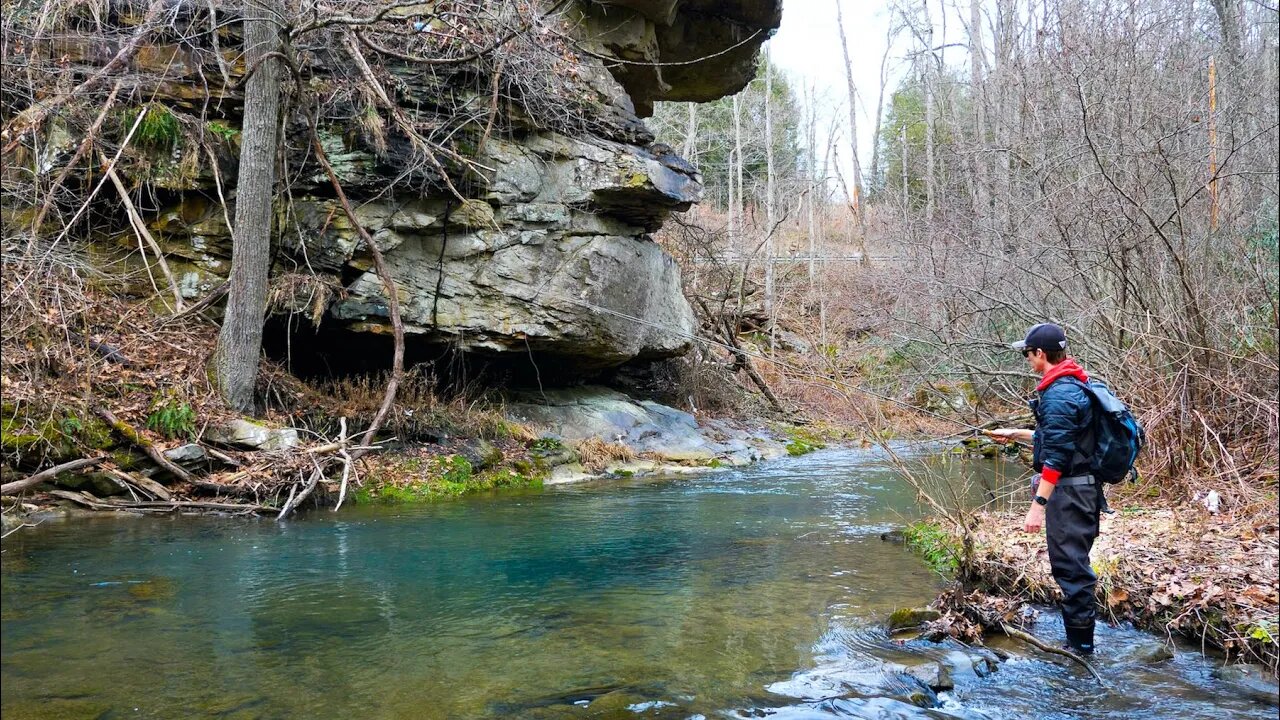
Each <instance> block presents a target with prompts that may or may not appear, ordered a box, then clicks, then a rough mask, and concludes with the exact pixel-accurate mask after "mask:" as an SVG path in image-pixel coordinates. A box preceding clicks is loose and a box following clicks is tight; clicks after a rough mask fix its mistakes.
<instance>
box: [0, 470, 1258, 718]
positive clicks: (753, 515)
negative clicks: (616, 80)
mask: <svg viewBox="0 0 1280 720" xmlns="http://www.w3.org/2000/svg"><path fill="white" fill-rule="evenodd" d="M913 506H914V495H913V493H912V492H911V491H910V490H909V489H908V488H906V487H905V486H904V485H903V484H902V483H901V482H900V481H898V480H896V479H895V476H894V474H893V473H892V472H891V471H890V470H888V469H887V468H885V467H883V465H882V463H881V462H880V461H879V460H878V459H877V458H876V456H875V455H874V454H870V453H866V452H861V451H852V450H835V451H824V452H820V453H815V454H813V455H809V456H806V457H803V458H798V459H788V460H782V461H777V462H774V463H766V464H762V465H759V466H756V467H753V468H747V469H743V470H737V471H732V472H724V473H719V474H714V475H708V476H705V477H698V478H683V479H674V480H649V481H638V480H636V481H621V482H611V483H608V484H592V485H580V486H571V487H563V488H552V489H547V490H544V491H540V492H528V493H505V494H501V495H495V496H490V497H473V498H464V499H461V500H457V501H449V502H441V503H436V504H429V505H418V506H390V507H387V506H383V507H360V508H353V509H344V510H343V511H342V512H341V513H338V514H334V513H331V512H328V511H318V512H313V513H311V514H309V515H306V516H304V517H302V518H300V519H297V520H293V521H290V522H287V523H276V522H274V521H271V520H244V519H230V518H211V517H173V518H154V517H148V518H114V517H113V518H99V519H91V520H85V521H76V522H69V523H60V524H53V523H50V524H46V525H45V526H42V527H39V528H36V529H34V530H24V531H22V532H19V533H17V534H15V535H13V536H11V537H9V538H8V539H6V540H5V542H4V547H3V550H4V552H3V555H2V556H0V557H2V558H3V565H2V566H0V567H2V570H3V619H4V623H3V673H2V681H3V688H2V689H3V694H2V699H0V710H3V714H4V717H5V718H6V719H7V718H11V717H12V718H27V717H30V718H43V717H67V718H71V717H76V718H79V717H92V718H312V717H316V718H330V717H333V718H350V717H356V718H471V717H474V718H498V717H503V718H506V717H513V718H517V717H518V718H525V717H529V718H575V717H616V718H640V717H671V718H690V717H697V716H699V715H702V716H703V717H707V718H711V717H724V716H728V717H761V716H776V717H789V718H800V717H804V718H808V717H950V716H960V717H989V718H1006V717H1008V718H1013V717H1028V715H1026V714H1025V708H1026V705H1024V703H1036V704H1037V706H1040V707H1043V712H1041V711H1037V712H1036V713H1035V715H1033V716H1041V715H1042V716H1045V717H1061V718H1068V717H1131V716H1132V715H1131V714H1129V713H1131V712H1135V711H1136V710H1137V709H1138V708H1140V707H1141V708H1151V707H1156V708H1158V707H1161V705H1160V703H1161V702H1164V701H1166V700H1167V699H1168V698H1170V697H1173V698H1175V699H1176V705H1175V706H1176V707H1177V709H1178V715H1180V716H1181V717H1184V718H1199V717H1203V718H1222V717H1255V716H1257V717H1274V716H1275V714H1274V710H1270V709H1268V708H1267V707H1266V706H1263V705H1258V704H1256V703H1254V702H1253V701H1250V700H1247V699H1242V698H1235V697H1224V696H1223V695H1224V694H1223V693H1222V692H1221V688H1216V687H1215V686H1214V685H1213V682H1214V681H1213V680H1212V679H1210V677H1209V674H1208V670H1209V667H1210V665H1211V663H1210V662H1209V661H1206V660H1203V659H1201V658H1199V656H1198V655H1196V654H1194V653H1180V654H1179V657H1178V658H1176V659H1175V660H1174V661H1171V662H1170V663H1166V667H1163V668H1160V669H1158V670H1156V671H1154V672H1148V671H1145V670H1140V669H1122V671H1118V672H1120V673H1121V674H1120V675H1118V677H1119V679H1120V684H1121V685H1122V686H1123V685H1124V683H1125V682H1130V684H1131V685H1132V687H1131V688H1128V689H1126V690H1125V691H1124V692H1122V693H1115V692H1113V693H1106V694H1102V695H1096V694H1092V693H1093V691H1092V689H1091V687H1090V686H1089V682H1088V680H1087V679H1086V678H1084V677H1082V676H1080V675H1079V674H1078V673H1076V672H1075V671H1074V670H1073V669H1070V668H1066V667H1062V666H1059V665H1056V664H1054V663H1052V662H1047V661H1045V660H1043V659H1036V658H1033V657H1025V658H1015V659H1014V660H1011V661H1009V662H1006V663H1003V664H1001V666H1000V668H1001V669H1000V670H999V671H997V672H995V673H994V674H990V675H987V676H986V677H981V676H979V674H977V673H975V672H974V671H973V667H972V665H973V663H972V661H973V656H972V655H971V654H967V651H965V650H963V649H961V648H958V647H952V646H934V645H930V644H927V643H907V644H905V645H899V644H896V643H894V642H893V641H891V640H890V639H889V638H888V637H887V636H886V635H885V633H884V632H883V631H882V630H880V629H879V628H880V623H882V621H883V619H884V618H885V617H886V616H887V615H888V614H889V613H890V612H891V611H892V610H893V609H895V608H897V607H903V606H918V605H923V604H925V603H927V602H929V601H930V600H931V599H932V597H933V595H934V594H935V592H936V590H937V588H938V587H939V585H938V581H937V580H936V578H935V577H934V576H933V575H932V574H931V573H930V572H929V571H928V570H927V569H926V568H924V567H923V565H922V564H921V563H920V562H919V560H918V559H917V558H915V557H914V556H912V555H911V553H910V552H909V551H907V550H906V549H904V548H903V547H902V546H900V545H895V544H892V543H887V542H883V541H881V540H880V538H879V534H880V533H881V532H882V531H884V530H886V529H889V528H891V527H895V526H899V525H901V524H902V523H903V518H904V513H907V512H910V509H911V508H912V507H913ZM1053 632H1055V630H1054V628H1053V626H1052V623H1048V622H1047V621H1046V623H1045V625H1044V628H1043V633H1044V634H1045V635H1046V637H1052V634H1053ZM1107 633H1109V635H1104V642H1106V637H1111V638H1113V639H1114V641H1115V644H1117V645H1119V644H1123V643H1124V642H1126V638H1129V639H1134V638H1140V637H1141V636H1140V634H1138V633H1134V632H1133V631H1132V630H1108V631H1107ZM928 659H938V660H942V661H943V662H944V663H949V664H951V665H954V666H955V668H956V670H955V672H954V674H955V675H956V682H957V690H956V691H955V692H954V693H949V694H944V695H943V696H942V697H941V698H937V699H936V702H935V698H933V697H932V695H931V693H928V692H927V691H926V692H925V693H924V696H922V695H921V694H920V693H919V691H920V688H919V687H912V686H910V684H909V682H907V681H906V680H904V678H903V676H902V675H901V673H900V672H897V670H895V668H896V667H897V666H894V665H886V662H897V663H903V664H913V663H917V662H921V661H923V660H928ZM1126 667H1127V666H1126ZM966 668H967V669H966ZM1125 678H1129V679H1130V680H1125ZM912 692H915V693H916V697H915V698H914V699H915V701H916V702H920V703H924V704H929V705H934V706H935V707H934V708H932V709H922V708H919V707H916V706H915V705H912V704H909V702H908V701H910V700H911V697H910V696H911V694H912ZM1082 697H1083V698H1089V702H1090V704H1092V705H1093V707H1092V708H1088V709H1085V710H1081V708H1079V707H1078V706H1079V704H1080V699H1081V698H1082ZM1135 703H1136V704H1135ZM1019 706H1021V707H1019ZM1171 707H1172V706H1171ZM938 713H946V714H942V715H940V714H938ZM1055 713H1056V714H1055ZM1263 713H1269V714H1263ZM1156 716H1157V717H1158V716H1159V715H1156Z"/></svg>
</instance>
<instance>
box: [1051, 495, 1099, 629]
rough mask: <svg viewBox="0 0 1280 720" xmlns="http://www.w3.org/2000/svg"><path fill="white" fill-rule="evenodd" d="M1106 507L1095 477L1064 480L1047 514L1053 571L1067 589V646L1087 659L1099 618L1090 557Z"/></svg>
mask: <svg viewBox="0 0 1280 720" xmlns="http://www.w3.org/2000/svg"><path fill="white" fill-rule="evenodd" d="M1102 503H1103V501H1102V483H1100V482H1098V481H1097V480H1095V479H1094V477H1093V476H1092V475H1076V476H1073V477H1064V478H1061V479H1060V480H1058V485H1057V487H1055V488H1054V490H1053V494H1052V495H1050V496H1049V504H1048V506H1046V507H1045V513H1044V518H1045V519H1044V528H1045V537H1046V540H1047V541H1048V543H1047V544H1048V547H1049V566H1050V567H1051V568H1052V570H1053V579H1054V580H1055V581H1057V583H1058V587H1059V588H1061V589H1062V624H1063V626H1064V628H1065V630H1066V634H1067V643H1068V644H1070V645H1071V647H1072V648H1073V649H1075V650H1076V651H1078V652H1082V653H1091V652H1093V628H1094V624H1095V622H1096V620H1095V618H1096V614H1097V613H1096V609H1095V608H1096V601H1095V600H1094V595H1093V593H1094V588H1095V587H1096V586H1097V584H1098V577H1097V576H1096V575H1094V573H1093V567H1092V566H1091V565H1090V563H1089V552H1090V551H1091V550H1093V541H1094V540H1096V539H1097V538H1098V517H1099V513H1100V512H1101V511H1102Z"/></svg>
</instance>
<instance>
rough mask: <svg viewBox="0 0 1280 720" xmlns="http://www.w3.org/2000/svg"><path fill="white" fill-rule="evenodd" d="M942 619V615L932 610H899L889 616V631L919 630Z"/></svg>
mask: <svg viewBox="0 0 1280 720" xmlns="http://www.w3.org/2000/svg"><path fill="white" fill-rule="evenodd" d="M940 617H942V613H940V612H938V611H937V610H933V609H931V608H899V609H897V610H894V611H893V614H892V615H890V616H889V630H890V631H894V630H909V629H911V628H917V627H920V626H921V625H924V624H925V623H927V622H932V621H934V620H937V619H938V618H940Z"/></svg>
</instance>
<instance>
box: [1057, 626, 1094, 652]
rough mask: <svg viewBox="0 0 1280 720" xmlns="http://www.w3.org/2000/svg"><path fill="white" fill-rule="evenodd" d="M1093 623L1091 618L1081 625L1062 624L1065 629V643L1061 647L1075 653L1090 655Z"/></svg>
mask: <svg viewBox="0 0 1280 720" xmlns="http://www.w3.org/2000/svg"><path fill="white" fill-rule="evenodd" d="M1093 625H1094V621H1093V620H1090V621H1088V622H1086V623H1083V624H1081V625H1064V626H1063V627H1064V628H1065V629H1066V631H1067V644H1066V645H1064V646H1063V649H1064V650H1070V651H1071V652H1074V653H1076V654H1077V655H1092V654H1093Z"/></svg>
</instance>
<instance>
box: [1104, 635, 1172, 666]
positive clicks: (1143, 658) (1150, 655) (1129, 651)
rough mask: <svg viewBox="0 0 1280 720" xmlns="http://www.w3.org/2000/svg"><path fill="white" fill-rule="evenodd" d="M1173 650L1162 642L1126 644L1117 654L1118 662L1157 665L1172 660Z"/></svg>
mask: <svg viewBox="0 0 1280 720" xmlns="http://www.w3.org/2000/svg"><path fill="white" fill-rule="evenodd" d="M1172 658H1173V650H1172V649H1171V648H1170V647H1169V646H1168V645H1166V644H1165V643H1162V642H1155V641H1151V642H1136V643H1130V644H1127V645H1125V646H1124V647H1122V648H1121V649H1120V650H1119V653H1118V654H1117V656H1116V660H1117V661H1118V662H1123V663H1133V664H1135V665H1155V664H1156V663H1160V662H1164V661H1165V660H1171V659H1172Z"/></svg>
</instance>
